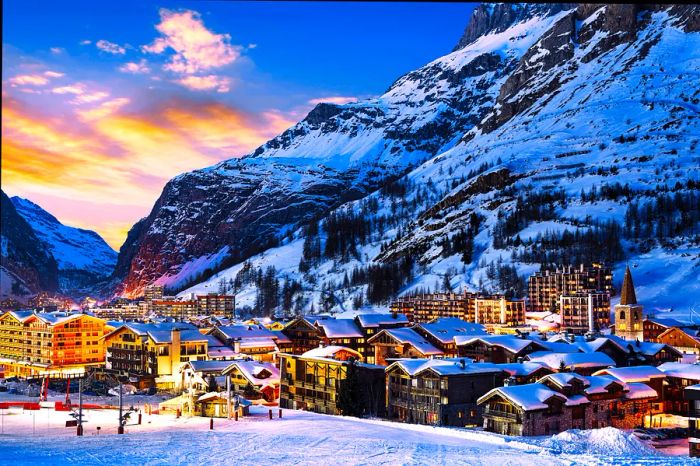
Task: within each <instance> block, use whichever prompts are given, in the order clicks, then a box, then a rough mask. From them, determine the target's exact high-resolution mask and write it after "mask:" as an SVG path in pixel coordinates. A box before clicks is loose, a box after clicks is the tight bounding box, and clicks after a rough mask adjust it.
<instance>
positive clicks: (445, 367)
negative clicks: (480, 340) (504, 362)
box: [386, 358, 502, 376]
mask: <svg viewBox="0 0 700 466" xmlns="http://www.w3.org/2000/svg"><path fill="white" fill-rule="evenodd" d="M396 366H399V367H401V369H403V370H404V371H405V372H406V373H407V374H409V375H411V376H415V375H419V374H421V373H423V372H425V371H428V370H429V371H432V372H434V373H436V374H438V375H459V374H463V375H467V374H490V373H498V372H502V370H501V369H499V368H496V367H495V366H489V365H485V364H478V363H476V364H475V363H472V360H471V359H469V358H444V359H399V360H398V361H395V362H393V363H392V364H391V365H389V366H388V367H387V368H386V370H387V372H388V371H390V370H391V368H393V367H396Z"/></svg>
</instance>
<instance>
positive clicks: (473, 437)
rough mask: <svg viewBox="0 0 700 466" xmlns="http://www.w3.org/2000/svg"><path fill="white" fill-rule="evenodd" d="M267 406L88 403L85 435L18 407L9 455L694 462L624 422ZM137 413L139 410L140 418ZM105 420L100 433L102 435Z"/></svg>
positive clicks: (5, 451) (9, 418)
mask: <svg viewBox="0 0 700 466" xmlns="http://www.w3.org/2000/svg"><path fill="white" fill-rule="evenodd" d="M273 413H274V418H273V419H272V420H269V419H268V412H267V409H266V408H261V407H253V411H252V416H250V417H246V418H243V419H241V420H239V421H238V422H236V421H233V420H231V421H229V420H226V419H214V430H213V431H210V430H209V419H208V418H200V417H194V418H186V417H181V418H179V419H175V417H174V416H172V415H147V414H143V423H142V425H129V426H127V429H126V434H125V435H116V425H117V411H116V410H94V411H88V412H87V413H86V419H87V421H88V422H87V424H85V436H84V437H77V436H76V435H75V428H66V427H65V421H66V420H69V419H71V418H70V416H69V414H68V413H67V412H55V411H53V410H49V409H42V410H40V411H36V412H34V413H32V412H29V411H26V412H23V411H21V410H15V411H12V410H10V411H9V412H6V413H5V414H4V415H2V416H1V417H2V419H1V422H2V426H1V428H2V434H0V465H19V464H45V465H56V464H86V463H89V464H94V465H100V464H111V465H114V464H138V465H160V464H232V463H237V464H256V465H272V464H275V465H286V464H303V465H306V464H309V465H311V464H313V465H354V464H371V465H399V464H409V465H419V464H420V465H422V464H449V465H454V464H470V465H489V466H493V465H504V464H507V465H531V464H537V465H538V466H544V465H554V464H557V465H558V464H564V465H573V464H581V465H600V464H656V465H666V464H693V461H692V460H691V459H690V458H688V457H671V456H665V455H662V454H659V453H657V452H655V451H654V450H653V449H651V448H649V447H647V446H646V445H644V444H643V443H641V442H640V441H639V440H637V439H636V438H635V437H633V436H631V435H630V434H627V433H624V432H621V431H619V430H617V429H612V428H610V429H601V430H599V431H582V432H578V431H572V432H567V433H563V434H559V435H557V436H554V437H547V438H536V439H527V438H515V437H503V436H499V435H494V434H490V433H485V432H480V431H471V430H464V429H451V428H440V427H429V426H418V425H409V424H399V423H393V422H387V421H381V420H363V419H355V418H345V417H338V416H327V415H321V414H314V413H308V412H301V411H291V410H284V411H283V417H282V418H281V419H280V418H278V417H277V410H274V411H273ZM135 422H136V416H134V418H133V420H132V421H131V422H130V424H134V423H135ZM97 426H100V427H101V429H100V434H99V435H97V429H96V428H97Z"/></svg>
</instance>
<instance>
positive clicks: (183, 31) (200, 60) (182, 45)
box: [141, 8, 241, 74]
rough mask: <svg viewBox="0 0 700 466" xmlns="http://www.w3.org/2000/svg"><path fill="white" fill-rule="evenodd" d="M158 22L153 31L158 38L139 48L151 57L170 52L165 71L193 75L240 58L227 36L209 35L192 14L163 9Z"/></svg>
mask: <svg viewBox="0 0 700 466" xmlns="http://www.w3.org/2000/svg"><path fill="white" fill-rule="evenodd" d="M160 19H161V22H160V23H159V24H158V25H156V29H157V30H158V32H160V33H161V34H162V37H159V38H157V39H156V40H155V41H153V43H151V44H150V45H145V46H143V47H142V48H141V49H142V50H143V51H144V52H147V53H154V54H160V53H163V52H165V51H166V50H167V49H168V48H169V49H172V50H173V51H174V52H175V54H174V55H173V56H172V57H171V58H170V60H169V62H168V63H167V64H166V65H165V67H164V69H165V70H167V71H172V72H174V73H178V74H196V73H199V72H201V71H206V70H209V69H211V68H218V67H221V66H224V65H228V64H229V63H232V62H233V61H235V60H236V59H237V58H238V57H239V56H240V51H241V47H240V46H234V45H231V43H230V41H231V36H230V35H228V34H215V33H213V32H211V31H210V30H209V29H207V28H206V27H205V26H204V23H203V21H202V19H201V17H200V15H199V13H197V12H196V11H191V10H185V11H180V12H176V11H171V10H167V9H165V8H163V9H161V10H160Z"/></svg>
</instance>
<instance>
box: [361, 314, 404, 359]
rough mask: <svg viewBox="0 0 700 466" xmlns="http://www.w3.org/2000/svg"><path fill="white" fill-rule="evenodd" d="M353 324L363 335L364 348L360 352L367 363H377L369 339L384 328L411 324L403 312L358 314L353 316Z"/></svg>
mask: <svg viewBox="0 0 700 466" xmlns="http://www.w3.org/2000/svg"><path fill="white" fill-rule="evenodd" d="M355 324H356V325H357V328H358V329H359V330H360V332H361V333H362V335H363V337H364V338H363V340H364V348H362V349H360V353H361V354H364V356H365V361H366V362H367V363H369V364H375V363H377V362H376V361H375V359H374V357H375V356H374V347H373V346H372V345H371V344H370V343H369V339H370V338H372V337H374V336H375V335H377V334H378V333H379V332H381V331H382V330H384V329H396V328H403V327H408V326H409V325H411V323H410V322H409V320H408V318H407V317H406V316H405V315H403V314H397V313H395V312H394V313H391V314H379V313H377V314H360V315H358V316H356V317H355Z"/></svg>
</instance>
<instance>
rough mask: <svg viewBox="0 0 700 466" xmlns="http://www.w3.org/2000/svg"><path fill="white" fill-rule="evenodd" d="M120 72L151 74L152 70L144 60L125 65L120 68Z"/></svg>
mask: <svg viewBox="0 0 700 466" xmlns="http://www.w3.org/2000/svg"><path fill="white" fill-rule="evenodd" d="M119 71H121V72H122V73H132V74H147V73H150V72H151V69H150V68H149V67H148V64H147V63H146V60H143V59H142V60H140V61H139V62H129V63H124V64H123V65H122V66H120V67H119Z"/></svg>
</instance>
